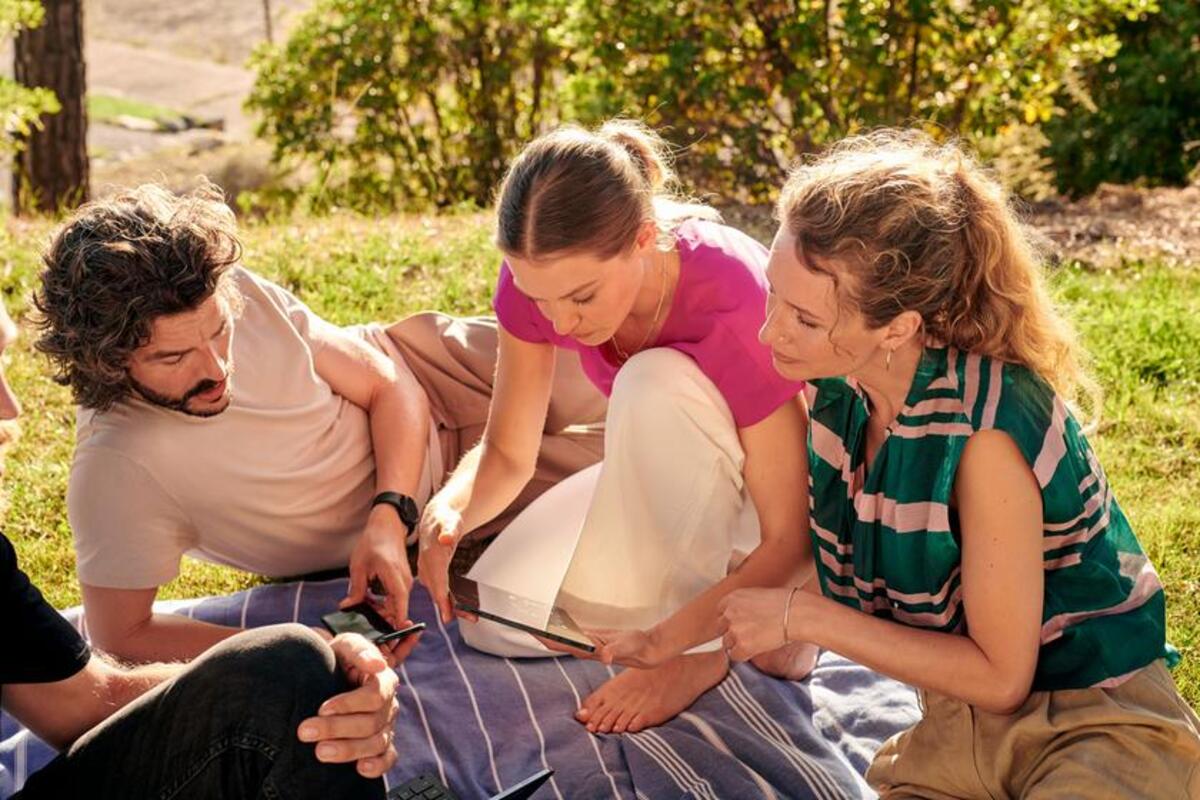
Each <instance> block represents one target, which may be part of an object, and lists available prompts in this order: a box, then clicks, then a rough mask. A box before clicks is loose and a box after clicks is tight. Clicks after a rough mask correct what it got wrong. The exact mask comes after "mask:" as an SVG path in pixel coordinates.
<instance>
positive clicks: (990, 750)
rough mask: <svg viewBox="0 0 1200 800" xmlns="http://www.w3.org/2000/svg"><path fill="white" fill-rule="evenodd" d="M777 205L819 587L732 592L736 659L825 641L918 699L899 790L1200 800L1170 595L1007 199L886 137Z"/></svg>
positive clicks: (798, 180)
mask: <svg viewBox="0 0 1200 800" xmlns="http://www.w3.org/2000/svg"><path fill="white" fill-rule="evenodd" d="M778 211H779V220H780V223H781V224H780V228H779V232H778V234H777V235H776V238H775V242H774V245H773V247H772V250H771V256H770V264H769V266H768V278H769V280H770V282H771V288H772V294H771V299H770V302H769V305H768V310H767V322H766V324H765V325H764V326H763V329H762V334H761V335H762V340H763V341H764V342H765V343H767V344H769V345H770V346H771V350H772V356H773V359H774V362H775V366H776V369H777V370H778V371H779V372H780V374H782V375H784V376H785V377H788V378H790V379H793V380H804V381H807V382H808V386H807V388H806V390H805V397H806V400H807V406H808V413H809V439H808V458H809V468H810V471H811V475H812V480H811V483H810V486H809V488H810V491H811V496H812V511H811V527H810V533H811V536H810V538H811V542H812V545H813V548H814V551H815V554H816V559H815V561H816V567H817V575H818V583H819V587H820V590H821V593H820V594H816V593H809V592H801V591H796V590H794V589H792V590H788V589H782V590H780V589H753V590H742V591H739V592H735V593H733V594H731V595H729V596H728V597H727V598H726V599H725V600H724V601H723V603H722V607H721V614H722V624H723V630H724V641H725V645H726V647H727V648H728V650H729V652H730V655H731V657H732V658H735V659H742V658H749V657H753V656H754V655H756V654H758V653H760V652H763V651H768V650H772V649H775V648H778V647H780V646H781V645H784V644H787V643H790V642H796V641H806V642H811V643H814V644H816V645H819V646H821V647H826V648H829V649H830V650H833V651H836V652H838V653H841V654H842V655H844V656H846V657H848V658H851V659H854V660H855V661H858V662H860V663H862V664H865V665H867V666H869V667H871V668H873V669H876V670H878V671H880V672H882V673H884V674H886V675H890V676H892V677H894V678H897V679H899V680H902V681H904V682H906V683H909V684H912V685H913V686H915V687H917V689H918V692H919V695H920V701H921V709H922V711H923V712H924V717H923V719H922V720H921V721H920V722H919V723H918V724H917V725H916V726H915V727H913V728H912V729H910V730H908V731H905V732H903V733H901V734H899V735H898V736H896V737H894V738H893V739H891V740H890V741H888V742H886V743H885V744H884V746H883V748H882V749H881V750H880V752H879V753H878V755H877V756H876V757H875V760H874V763H873V764H872V766H871V769H870V770H869V771H868V773H867V780H868V781H869V782H870V783H871V784H872V786H873V787H874V788H875V789H877V790H878V791H879V792H880V794H881V796H883V797H885V798H900V797H904V798H947V797H955V798H975V797H979V798H1009V797H1023V798H1059V797H1086V798H1117V797H1120V798H1150V797H1154V798H1159V797H1162V798H1166V797H1173V798H1174V797H1178V798H1183V797H1200V766H1198V765H1200V720H1198V719H1197V717H1196V715H1195V713H1194V712H1193V711H1192V710H1191V709H1190V708H1189V707H1188V706H1187V704H1186V703H1185V702H1184V701H1183V700H1182V699H1181V698H1180V696H1179V694H1178V692H1177V691H1176V688H1175V685H1174V683H1173V682H1172V680H1171V676H1170V674H1169V672H1168V665H1173V663H1174V662H1175V661H1177V660H1178V653H1177V652H1176V651H1175V650H1174V649H1173V648H1171V647H1170V645H1168V644H1167V643H1166V640H1165V614H1164V597H1163V588H1162V585H1161V583H1160V582H1159V580H1158V576H1157V575H1156V574H1155V571H1154V568H1153V566H1152V565H1151V564H1150V561H1149V559H1148V558H1147V557H1146V555H1145V553H1144V552H1143V551H1142V548H1141V547H1140V545H1139V544H1138V541H1137V539H1136V538H1135V536H1134V534H1133V531H1132V530H1131V528H1130V526H1129V522H1128V521H1127V520H1126V518H1125V515H1124V514H1123V513H1122V512H1121V508H1120V506H1119V505H1118V504H1117V502H1116V500H1115V499H1114V497H1113V494H1112V490H1111V488H1110V487H1109V485H1108V480H1107V478H1106V477H1105V475H1104V471H1103V470H1102V469H1101V468H1100V465H1099V463H1098V462H1097V461H1096V457H1095V455H1094V454H1093V452H1092V449H1091V447H1090V446H1089V445H1088V442H1087V439H1086V438H1085V436H1084V434H1083V432H1082V430H1081V427H1080V425H1079V424H1078V422H1077V420H1076V415H1075V414H1074V413H1073V412H1072V410H1071V406H1072V401H1074V400H1076V399H1085V398H1089V397H1091V398H1094V396H1095V388H1094V384H1093V382H1092V381H1091V380H1090V379H1089V378H1088V376H1087V374H1086V372H1085V370H1084V368H1083V366H1082V364H1083V354H1082V352H1081V351H1080V348H1079V346H1078V344H1077V342H1076V339H1075V336H1074V334H1073V332H1072V331H1071V327H1070V325H1069V324H1068V323H1067V322H1066V321H1065V320H1064V319H1063V317H1062V316H1061V314H1060V313H1059V312H1058V311H1057V310H1056V309H1055V307H1054V304H1053V302H1052V301H1051V299H1050V297H1049V295H1048V294H1047V292H1046V289H1045V286H1044V282H1043V279H1042V275H1041V270H1040V268H1039V265H1038V262H1037V260H1036V258H1035V255H1034V253H1033V250H1032V248H1031V247H1030V245H1029V239H1028V237H1027V236H1026V235H1025V233H1024V231H1023V230H1022V228H1021V225H1020V224H1019V222H1018V221H1017V219H1016V218H1015V216H1014V215H1013V213H1012V212H1011V211H1010V210H1009V208H1008V206H1007V204H1006V200H1005V197H1004V194H1003V192H1002V191H1001V189H1000V187H999V186H998V185H997V184H996V183H995V182H994V181H992V180H991V179H990V178H988V177H987V176H986V175H985V174H984V173H983V172H982V171H981V170H980V168H979V167H978V166H977V165H976V164H975V163H974V162H973V161H972V160H971V159H970V158H968V157H967V156H966V155H964V154H963V153H962V152H961V151H960V150H959V149H958V148H957V147H955V146H954V145H947V146H941V147H939V146H937V145H935V144H934V143H933V142H932V141H931V140H929V139H928V138H927V137H925V136H923V135H920V134H916V133H906V132H896V131H881V132H877V133H874V134H871V135H867V136H861V137H855V138H852V139H849V140H847V141H845V142H842V143H840V144H838V145H837V146H835V147H834V148H833V149H832V150H831V151H830V152H828V153H827V154H825V155H823V156H822V157H820V158H818V159H816V160H814V161H812V162H811V163H808V164H807V165H805V166H802V167H800V168H799V169H797V170H796V171H795V172H793V174H792V175H791V177H790V178H789V180H788V182H787V185H786V186H785V187H784V190H783V194H782V196H781V198H780V201H779V208H778ZM1093 402H1094V400H1093ZM1094 407H1096V406H1094ZM822 595H823V596H822ZM781 618H782V624H781Z"/></svg>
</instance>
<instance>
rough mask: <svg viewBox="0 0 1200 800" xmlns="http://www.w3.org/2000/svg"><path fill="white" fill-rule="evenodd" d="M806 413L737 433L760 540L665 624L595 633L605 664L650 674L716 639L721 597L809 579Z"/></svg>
mask: <svg viewBox="0 0 1200 800" xmlns="http://www.w3.org/2000/svg"><path fill="white" fill-rule="evenodd" d="M807 425H808V421H807V414H806V412H805V408H804V401H803V399H802V398H796V399H795V400H794V401H793V402H789V403H784V404H783V405H782V406H780V407H779V408H777V409H776V410H775V411H774V412H772V413H771V415H770V416H768V417H767V418H766V419H764V420H763V421H761V422H759V423H758V424H756V425H753V426H751V427H749V428H743V429H741V431H739V434H740V436H741V440H742V447H743V449H744V450H745V452H746V461H745V465H744V467H743V474H744V476H745V480H746V488H747V490H748V492H749V494H750V497H751V499H753V501H754V505H755V509H756V510H757V512H758V519H759V527H760V530H761V533H762V541H761V542H760V543H759V545H758V547H756V548H755V549H754V551H753V552H752V553H750V555H749V556H747V557H746V560H745V561H743V562H742V563H741V564H740V565H739V566H738V567H737V569H735V570H734V571H733V572H731V573H730V574H729V575H727V576H726V577H725V578H724V579H722V580H721V581H720V582H718V583H716V584H714V585H713V586H711V587H709V588H708V589H707V590H705V591H704V592H702V593H701V594H699V595H698V596H697V597H696V598H695V599H693V600H692V601H691V602H689V603H688V604H687V605H685V606H684V607H683V608H681V609H679V610H678V611H676V612H675V613H674V614H672V615H671V616H670V617H668V618H667V619H665V620H663V621H662V622H660V623H658V624H657V625H655V626H654V627H653V628H651V629H650V630H649V631H647V632H645V633H642V632H639V631H631V632H625V633H616V632H600V635H601V637H602V638H603V639H604V640H605V642H606V644H605V645H604V646H603V647H601V648H599V649H598V651H597V656H598V657H599V658H600V659H601V660H603V661H607V662H613V661H615V662H619V663H623V664H626V665H628V666H643V667H650V666H654V665H656V664H661V663H662V662H663V661H666V660H667V659H670V658H673V657H674V656H677V655H679V654H680V653H683V652H685V651H686V650H688V649H690V648H692V647H695V646H696V645H698V644H702V643H704V642H707V641H710V640H712V639H715V638H717V637H718V636H720V635H721V632H722V624H721V617H720V614H719V605H720V603H721V601H722V600H723V599H724V597H725V596H726V595H728V594H729V593H730V592H733V591H736V590H738V589H743V588H747V587H755V586H781V585H783V584H784V583H785V582H787V581H789V579H790V580H792V581H794V582H795V583H797V584H802V583H804V582H805V581H807V580H808V577H809V575H810V574H811V572H812V557H811V546H810V544H809V540H808V457H807V453H806V450H805V446H804V442H805V437H806V435H807Z"/></svg>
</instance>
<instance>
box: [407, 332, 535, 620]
mask: <svg viewBox="0 0 1200 800" xmlns="http://www.w3.org/2000/svg"><path fill="white" fill-rule="evenodd" d="M553 380H554V346H553V345H549V344H535V343H531V342H526V341H523V340H521V339H518V338H517V337H515V336H513V335H512V334H510V333H508V332H507V331H505V330H504V329H503V328H501V329H500V349H499V353H498V356H497V361H496V381H495V386H494V389H493V393H492V402H491V406H490V407H489V409H488V421H487V426H486V427H485V428H484V432H483V438H482V439H481V441H480V443H479V445H478V446H477V447H476V448H475V449H473V450H472V451H471V452H469V453H468V454H467V455H466V456H464V457H463V459H462V461H461V462H460V463H459V465H458V468H457V469H455V471H454V474H453V475H452V476H451V477H450V479H449V480H448V481H447V482H446V485H445V486H444V487H442V490H441V491H440V492H438V493H437V495H436V496H435V497H434V498H433V499H432V500H430V501H429V505H428V506H426V509H425V514H424V516H423V517H422V519H421V526H420V527H421V555H420V562H419V566H418V572H419V573H420V576H421V580H422V582H423V583H425V585H426V586H427V587H428V588H429V592H430V594H431V595H433V597H434V600H435V601H436V602H437V603H438V606H439V608H440V609H441V611H442V617H443V619H445V620H447V621H448V620H449V619H450V618H451V616H452V614H453V611H452V606H451V603H450V598H449V595H448V592H447V576H448V570H449V565H450V558H451V557H452V556H453V555H454V549H455V547H457V545H458V542H459V540H460V539H461V538H462V536H463V534H464V533H465V532H467V531H470V530H472V529H474V528H477V527H479V526H480V525H482V524H483V523H485V522H487V521H488V520H491V519H492V518H494V517H495V516H496V515H497V514H499V513H500V512H501V511H503V510H504V509H505V508H507V507H508V505H509V504H510V503H512V501H513V500H514V499H516V497H517V495H518V494H519V493H520V491H521V489H522V488H523V487H524V486H525V484H526V483H528V482H529V479H530V478H531V477H533V472H534V469H535V468H536V466H537V456H538V448H539V447H540V445H541V441H542V430H543V428H544V427H545V425H546V412H547V409H548V408H549V406H550V389H551V385H552V383H553Z"/></svg>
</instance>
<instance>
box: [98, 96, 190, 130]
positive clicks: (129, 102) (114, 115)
mask: <svg viewBox="0 0 1200 800" xmlns="http://www.w3.org/2000/svg"><path fill="white" fill-rule="evenodd" d="M87 112H88V119H89V120H90V121H91V122H106V123H109V124H116V122H117V120H119V119H120V118H121V117H133V118H135V119H144V120H147V121H150V122H157V123H165V122H171V121H173V120H178V119H179V118H180V117H181V116H182V114H180V112H178V111H176V110H174V109H171V108H167V107H166V106H160V105H155V104H154V103H146V102H143V101H141V100H134V99H132V98H128V97H116V96H113V95H108V94H89V95H88V96H87Z"/></svg>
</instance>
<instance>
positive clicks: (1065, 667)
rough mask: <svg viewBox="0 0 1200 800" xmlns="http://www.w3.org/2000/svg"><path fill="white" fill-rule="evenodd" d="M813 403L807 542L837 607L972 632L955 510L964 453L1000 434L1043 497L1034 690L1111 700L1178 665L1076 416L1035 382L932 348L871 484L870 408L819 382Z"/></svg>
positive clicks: (1151, 583)
mask: <svg viewBox="0 0 1200 800" xmlns="http://www.w3.org/2000/svg"><path fill="white" fill-rule="evenodd" d="M805 394H806V397H807V399H808V403H809V413H810V417H811V425H810V429H809V442H808V444H809V460H810V465H811V489H812V492H811V508H812V516H811V520H812V528H811V534H812V543H813V551H814V555H815V557H816V564H817V573H818V575H819V577H820V581H821V589H822V591H823V592H824V593H825V595H826V596H827V597H831V598H833V599H835V600H838V601H840V602H842V603H845V604H846V605H849V606H851V607H853V608H857V609H860V610H862V611H865V612H867V613H870V614H875V615H877V616H883V617H889V618H891V619H894V620H896V621H897V622H901V623H904V624H907V625H913V626H917V627H922V628H930V629H933V630H938V631H943V632H952V633H965V632H966V617H965V616H964V613H963V605H962V585H961V561H962V552H961V547H960V537H959V529H958V520H957V518H956V515H955V512H954V509H952V508H951V507H950V497H951V493H952V491H953V489H954V477H955V473H956V472H957V469H958V460H959V458H960V457H961V456H962V452H963V447H964V446H965V445H966V443H967V439H968V438H969V437H970V436H971V434H973V433H974V432H975V431H980V430H987V429H996V430H1001V431H1004V432H1005V433H1007V434H1008V435H1009V436H1010V437H1012V439H1013V441H1014V442H1015V443H1016V444H1017V446H1018V448H1019V449H1020V451H1021V453H1022V455H1024V457H1025V460H1026V462H1027V463H1028V464H1029V466H1030V468H1031V469H1032V470H1033V473H1034V476H1035V477H1036V478H1037V482H1038V485H1039V486H1040V487H1041V494H1042V506H1043V517H1042V518H1043V520H1044V524H1043V553H1044V566H1045V605H1044V610H1043V616H1042V635H1041V650H1040V652H1039V655H1038V665H1037V671H1036V673H1035V675H1034V681H1033V689H1034V690H1035V691H1041V690H1056V689H1076V688H1083V687H1088V686H1111V685H1115V684H1117V683H1120V682H1121V681H1122V680H1123V679H1124V678H1126V677H1128V676H1129V675H1130V674H1132V673H1133V672H1135V671H1136V670H1138V669H1140V668H1141V667H1144V666H1146V665H1147V664H1149V663H1151V662H1152V661H1154V660H1155V659H1158V658H1164V657H1165V658H1167V660H1168V663H1170V664H1172V665H1173V664H1174V662H1175V661H1177V660H1178V653H1177V652H1176V651H1175V650H1174V649H1173V648H1172V647H1171V646H1170V645H1168V644H1167V643H1166V621H1165V601H1164V597H1163V589H1162V584H1161V583H1160V582H1159V579H1158V575H1157V574H1156V573H1155V571H1154V567H1153V566H1151V564H1150V562H1149V559H1148V558H1147V557H1146V555H1145V553H1143V552H1142V548H1141V546H1140V545H1139V544H1138V541H1137V538H1136V537H1135V536H1134V535H1133V531H1132V529H1131V528H1130V526H1129V522H1128V521H1127V520H1126V519H1125V515H1124V514H1123V513H1122V512H1121V508H1120V506H1118V505H1117V501H1116V499H1115V498H1114V497H1113V495H1112V491H1111V489H1110V488H1109V485H1108V481H1107V479H1106V478H1105V475H1104V471H1103V470H1102V469H1101V468H1100V464H1099V463H1098V462H1097V460H1096V457H1095V455H1094V454H1093V453H1092V449H1091V447H1090V446H1089V445H1088V443H1087V439H1086V438H1085V437H1084V435H1083V433H1082V432H1081V431H1080V429H1079V425H1078V423H1077V422H1076V420H1075V418H1074V417H1073V416H1072V415H1071V413H1070V411H1069V410H1068V409H1067V408H1066V406H1065V405H1064V404H1063V402H1062V400H1061V399H1060V398H1059V397H1058V396H1057V395H1056V394H1055V393H1054V390H1053V389H1052V388H1051V387H1050V386H1049V385H1048V384H1047V383H1046V382H1045V381H1043V380H1041V379H1040V378H1039V377H1037V376H1036V375H1034V374H1033V373H1032V372H1031V371H1029V370H1028V369H1026V368H1024V367H1021V366H1017V365H1014V364H1009V363H1004V362H1001V361H996V360H993V359H990V358H986V357H981V356H977V355H972V354H969V353H963V352H960V351H957V350H954V349H953V348H935V347H930V348H927V349H926V350H925V352H924V355H923V356H922V359H921V362H920V365H919V366H918V368H917V373H916V376H915V377H914V379H913V384H912V387H911V388H910V390H909V393H908V397H907V399H906V401H905V405H904V408H903V410H902V411H901V412H900V414H899V415H898V416H897V418H896V420H895V421H894V422H893V423H892V425H891V426H890V427H889V429H888V434H887V437H886V438H885V440H884V442H883V444H882V446H881V447H880V448H879V452H878V454H877V455H876V457H875V461H874V462H873V463H872V465H871V469H870V471H869V472H868V471H867V469H866V466H865V463H864V462H865V454H866V449H865V446H866V429H867V416H868V406H867V400H866V395H865V394H864V393H863V392H862V391H861V390H860V389H859V388H858V387H857V386H856V385H855V384H854V383H853V381H848V380H845V379H841V378H831V379H822V380H816V381H812V382H811V383H810V384H809V386H808V388H807V389H806V392H805ZM996 590H997V591H1006V592H1015V591H1020V587H996Z"/></svg>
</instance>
